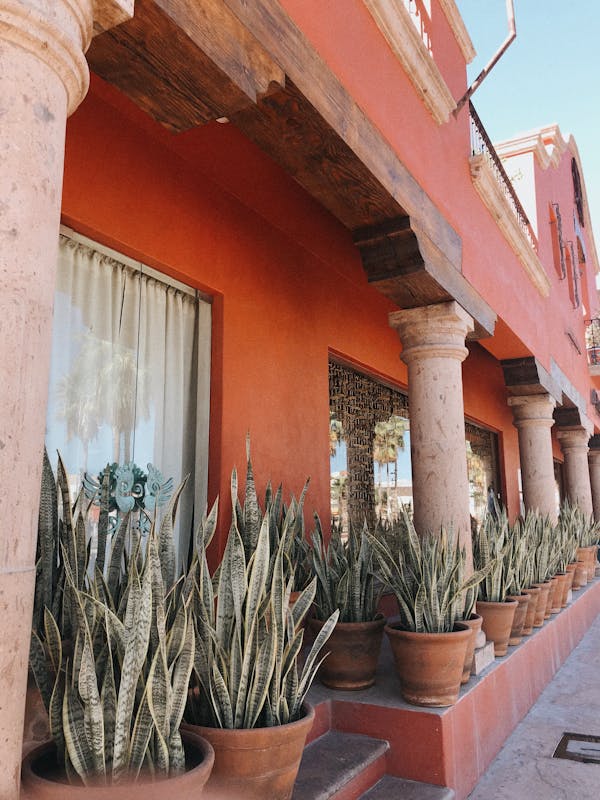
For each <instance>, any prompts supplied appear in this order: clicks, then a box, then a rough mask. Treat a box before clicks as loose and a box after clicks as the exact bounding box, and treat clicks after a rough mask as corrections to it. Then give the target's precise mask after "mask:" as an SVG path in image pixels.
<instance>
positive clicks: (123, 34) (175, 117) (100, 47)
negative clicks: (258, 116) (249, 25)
mask: <svg viewBox="0 0 600 800" xmlns="http://www.w3.org/2000/svg"><path fill="white" fill-rule="evenodd" d="M87 58H88V61H89V64H90V67H91V68H92V69H93V71H94V72H96V73H97V74H98V75H100V77H101V78H104V79H105V80H106V81H108V82H109V83H112V84H114V85H115V86H116V87H117V88H119V89H120V90H121V91H122V92H123V93H124V94H126V95H127V96H128V97H130V98H131V99H132V100H133V101H134V102H135V103H136V105H138V106H139V107H140V108H141V109H143V110H144V111H146V112H147V113H148V114H150V116H152V117H153V118H154V119H156V120H157V121H158V122H160V123H161V124H162V125H164V126H165V127H167V128H169V129H170V130H172V131H184V130H187V129H189V128H193V127H196V126H198V125H202V124H204V123H205V122H208V121H210V120H213V119H218V118H219V117H223V116H227V115H229V114H231V113H234V112H235V111H237V110H239V109H241V108H244V107H246V106H249V105H252V104H253V103H255V102H256V100H257V98H258V97H261V96H263V95H265V94H267V93H268V92H269V91H271V89H272V88H273V86H282V85H283V84H284V82H285V76H284V74H283V71H282V70H281V69H280V68H279V67H278V66H277V65H276V64H275V63H274V62H273V60H272V59H271V58H270V57H269V56H268V54H267V53H266V51H265V50H264V48H263V47H262V46H261V45H260V44H259V43H258V42H257V41H256V39H255V38H254V37H253V36H252V35H251V34H250V33H249V32H248V31H247V30H246V28H244V26H243V25H242V24H241V23H240V22H239V21H238V19H237V18H236V17H235V16H234V15H233V14H232V13H231V12H230V11H229V10H228V9H227V7H226V6H225V5H224V4H223V2H222V1H221V0H195V2H193V3H191V2H188V1H186V0H136V4H135V15H134V17H133V19H131V20H130V21H128V22H125V23H124V24H122V25H119V26H118V27H117V28H113V29H112V30H110V31H107V32H105V33H102V34H100V35H99V36H97V37H96V38H95V39H94V40H93V42H92V45H91V46H90V49H89V50H88V54H87Z"/></svg>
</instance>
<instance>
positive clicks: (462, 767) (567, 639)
mask: <svg viewBox="0 0 600 800" xmlns="http://www.w3.org/2000/svg"><path fill="white" fill-rule="evenodd" d="M573 597H574V599H573V602H572V603H571V604H570V605H569V606H568V607H567V608H565V609H563V610H562V611H561V612H560V613H559V614H557V615H556V616H553V617H551V618H550V619H549V620H547V621H546V622H545V624H544V626H543V627H542V628H539V629H534V633H533V635H532V636H528V637H525V638H524V639H523V642H522V643H521V644H520V645H518V646H516V647H510V648H509V651H508V655H507V656H504V657H503V658H497V659H495V661H494V663H493V664H491V665H490V667H489V668H488V669H486V670H485V672H484V673H483V674H482V675H481V676H479V677H478V678H475V677H472V678H471V680H470V681H469V683H468V684H466V685H465V686H464V687H463V689H462V690H461V694H460V697H459V699H458V702H457V703H456V705H454V706H452V707H450V708H445V709H427V708H419V707H417V706H409V705H408V704H407V703H404V702H403V701H402V700H401V699H399V689H398V687H397V684H396V687H395V694H394V695H393V696H390V697H389V702H387V701H386V700H385V699H384V697H383V695H385V694H387V693H388V691H389V689H388V687H383V689H382V688H381V685H382V683H384V681H385V680H386V678H385V677H384V675H383V674H381V673H382V667H383V669H384V670H385V671H389V670H390V669H391V668H392V664H391V663H390V662H389V653H386V652H385V651H384V654H383V656H382V663H381V664H380V670H379V671H378V678H377V680H378V683H379V688H378V687H377V684H376V687H374V689H370V690H366V691H365V692H357V693H355V694H354V693H350V692H332V691H328V690H326V689H324V688H323V687H315V688H314V689H313V691H312V692H311V694H312V695H313V696H312V697H311V702H313V703H315V704H316V711H317V715H316V720H315V725H314V726H313V731H312V732H311V736H310V737H309V739H314V738H316V736H319V735H321V734H323V733H325V732H326V731H327V730H329V729H334V730H339V731H345V732H347V733H361V734H365V735H367V736H372V737H374V738H379V739H386V740H387V741H388V742H389V743H390V750H389V752H388V757H387V772H388V774H390V775H395V776H398V777H402V778H410V779H412V780H415V781H423V782H425V783H433V784H437V785H439V786H448V787H450V788H452V789H454V791H455V792H456V800H464V798H466V797H467V796H468V794H469V792H471V791H472V789H473V787H474V786H475V785H476V784H477V782H478V781H479V779H480V778H481V776H482V775H483V773H484V772H485V771H486V769H487V768H488V766H489V765H490V763H491V762H492V760H493V759H494V758H495V756H496V755H497V753H498V752H499V751H500V749H501V747H502V745H503V744H504V742H505V740H506V739H507V738H508V736H509V735H510V734H511V733H512V731H513V730H514V728H515V727H516V726H517V724H518V723H519V722H520V721H521V719H523V717H524V716H525V715H526V714H527V712H528V711H529V709H530V708H531V706H532V705H533V704H534V703H535V701H536V700H537V698H538V697H539V696H540V694H541V693H542V691H543V690H544V689H545V687H546V686H547V685H548V683H550V681H551V680H552V678H553V676H554V675H555V674H556V672H557V671H558V669H559V668H560V667H561V666H562V664H563V663H564V661H565V660H566V659H567V657H568V656H569V655H570V653H571V651H572V650H573V649H574V648H575V647H576V646H577V644H578V643H579V642H580V640H581V639H582V637H583V635H584V634H585V633H586V631H587V630H588V628H589V627H590V625H591V624H592V622H593V620H594V619H595V617H596V615H597V614H598V612H600V580H599V579H598V578H596V579H595V580H594V581H593V582H592V583H591V584H588V585H587V586H586V587H585V588H584V589H581V590H580V591H578V592H575V593H574V595H573ZM380 678H381V681H380ZM390 686H391V687H393V682H392V683H391V684H390Z"/></svg>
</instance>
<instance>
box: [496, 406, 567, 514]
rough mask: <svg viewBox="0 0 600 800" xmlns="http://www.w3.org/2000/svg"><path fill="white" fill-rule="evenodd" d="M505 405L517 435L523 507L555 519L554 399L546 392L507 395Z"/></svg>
mask: <svg viewBox="0 0 600 800" xmlns="http://www.w3.org/2000/svg"><path fill="white" fill-rule="evenodd" d="M508 405H509V406H511V408H512V412H513V425H514V426H515V428H516V429H517V431H518V435H519V458H520V461H521V483H522V487H523V502H524V504H525V509H526V510H529V509H531V510H534V511H536V510H537V511H539V512H540V513H542V514H548V515H549V516H550V517H551V519H552V520H553V521H556V517H557V508H556V484H555V481H554V459H553V456H552V434H551V428H552V426H553V425H554V417H553V416H552V412H553V410H554V406H555V405H556V403H555V400H554V398H552V397H550V395H549V394H532V395H524V396H520V397H509V398H508Z"/></svg>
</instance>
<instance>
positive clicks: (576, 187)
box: [571, 158, 585, 228]
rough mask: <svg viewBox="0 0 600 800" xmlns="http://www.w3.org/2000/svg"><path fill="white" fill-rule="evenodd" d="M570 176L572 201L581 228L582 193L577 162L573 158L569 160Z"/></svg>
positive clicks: (582, 225) (582, 222)
mask: <svg viewBox="0 0 600 800" xmlns="http://www.w3.org/2000/svg"><path fill="white" fill-rule="evenodd" d="M571 175H572V176H573V200H574V203H575V208H576V209H577V218H578V219H579V224H580V225H581V227H582V228H583V227H584V225H585V222H584V218H583V192H582V190H581V178H580V176H579V168H578V167H577V161H575V159H574V158H572V159H571Z"/></svg>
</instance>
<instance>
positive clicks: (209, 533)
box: [195, 497, 219, 551]
mask: <svg viewBox="0 0 600 800" xmlns="http://www.w3.org/2000/svg"><path fill="white" fill-rule="evenodd" d="M218 518H219V498H218V497H217V499H216V500H215V502H214V503H213V505H212V508H211V509H210V512H209V514H208V516H206V515H204V516H203V518H202V520H201V521H200V524H199V525H198V529H197V531H196V537H195V541H196V550H197V551H198V550H206V548H207V547H208V546H209V544H210V543H211V542H212V540H213V537H214V535H215V531H216V530H217V521H218Z"/></svg>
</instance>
